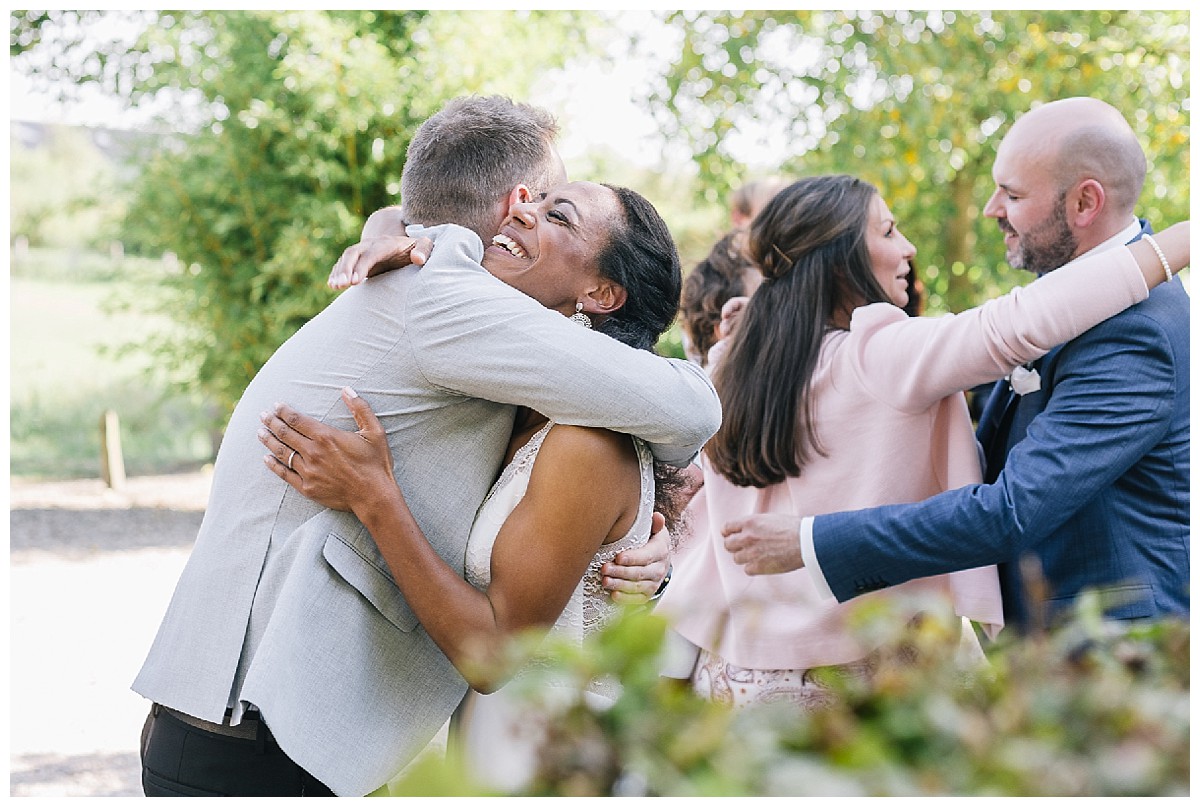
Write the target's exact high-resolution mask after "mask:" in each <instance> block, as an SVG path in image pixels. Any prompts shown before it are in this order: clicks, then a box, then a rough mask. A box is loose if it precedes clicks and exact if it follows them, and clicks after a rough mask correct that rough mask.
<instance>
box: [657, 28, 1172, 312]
mask: <svg viewBox="0 0 1200 807" xmlns="http://www.w3.org/2000/svg"><path fill="white" fill-rule="evenodd" d="M668 21H669V23H670V24H671V25H673V26H675V27H677V28H678V29H679V30H680V31H681V33H682V36H683V39H684V43H683V47H682V49H681V52H680V57H679V60H678V61H677V62H676V63H675V64H674V65H673V66H672V67H671V69H670V71H669V73H668V75H667V76H666V78H665V81H664V83H663V86H662V89H661V91H660V92H659V94H658V95H657V98H656V107H657V110H658V117H659V119H660V120H661V121H662V123H663V125H664V127H666V128H667V129H668V130H669V131H670V132H672V133H673V134H675V135H677V136H679V137H681V138H684V139H686V140H687V141H688V142H690V144H691V148H692V150H693V153H694V156H695V160H696V162H697V164H698V165H699V167H700V171H701V175H702V177H703V178H704V179H705V181H706V185H707V192H708V196H709V198H710V199H713V198H716V196H717V194H718V193H719V192H720V191H723V189H725V188H728V187H729V186H730V185H732V184H735V183H736V179H737V177H738V176H739V175H740V174H741V173H742V167H741V166H740V165H738V163H737V161H736V160H735V159H734V158H733V156H732V153H731V149H730V144H731V143H732V142H735V141H736V140H738V139H741V141H742V142H743V143H744V142H747V141H749V142H754V141H756V140H758V141H762V142H772V143H775V144H781V145H785V146H786V148H787V151H788V157H787V159H786V161H785V162H784V164H782V165H781V166H779V168H780V170H781V172H782V173H784V174H787V175H792V176H799V175H802V174H810V173H824V172H847V173H854V174H856V175H858V176H861V177H863V178H864V179H867V180H869V181H871V182H873V183H875V184H876V185H877V186H878V187H879V188H880V190H881V191H882V193H883V194H884V196H885V197H886V198H887V200H888V202H889V204H890V205H891V207H892V210H893V211H894V212H895V213H896V215H897V216H898V218H899V219H900V220H901V222H902V224H903V226H904V228H905V231H906V234H907V235H908V236H909V238H910V240H912V241H913V242H914V243H915V244H916V245H917V247H918V249H919V250H920V252H919V254H918V256H917V257H918V264H919V267H920V269H921V271H922V274H923V277H924V280H925V282H926V286H927V289H928V291H929V302H930V304H931V306H932V307H933V308H934V309H940V310H947V309H948V310H961V309H963V308H966V307H968V306H970V305H972V304H974V303H975V302H977V301H978V300H979V299H980V298H982V297H987V296H991V295H994V294H996V293H999V292H1001V291H1004V290H1006V289H1007V288H1009V287H1011V286H1012V285H1013V284H1014V283H1017V282H1024V281H1025V280H1026V279H1027V277H1022V276H1021V275H1020V274H1019V273H1017V272H1015V271H1013V270H1011V269H1008V268H1007V267H1004V266H1003V249H1002V245H1001V241H1000V239H999V238H998V237H996V233H995V225H994V223H992V222H990V221H988V220H986V219H984V218H983V217H982V216H981V209H982V206H983V202H984V201H985V200H986V199H987V197H988V195H989V194H990V193H991V189H992V185H991V178H990V170H991V163H992V160H993V158H994V156H995V148H996V144H997V143H998V141H999V138H1000V137H1001V136H1002V135H1003V134H1004V132H1005V131H1006V130H1007V128H1008V126H1009V125H1010V124H1011V123H1012V122H1013V120H1015V119H1016V117H1017V116H1018V115H1019V114H1021V113H1022V112H1024V111H1026V110H1027V109H1029V108H1030V107H1031V106H1032V105H1034V104H1036V103H1039V102H1043V101H1048V100H1053V99H1056V98H1062V97H1068V96H1076V95H1091V96H1096V97H1099V98H1103V99H1105V100H1107V101H1109V102H1110V103H1112V104H1113V105H1114V106H1116V107H1117V108H1118V109H1120V110H1121V111H1122V112H1123V113H1124V114H1125V116H1126V118H1127V119H1128V120H1129V121H1130V123H1131V124H1132V125H1133V127H1134V129H1135V131H1136V132H1137V134H1138V137H1139V139H1140V140H1141V141H1142V145H1143V148H1144V149H1145V151H1146V154H1147V156H1148V157H1149V158H1150V163H1151V165H1150V172H1149V175H1148V177H1147V181H1146V187H1145V191H1144V193H1143V196H1142V199H1141V204H1140V214H1141V215H1143V216H1146V217H1148V218H1149V219H1150V220H1151V221H1152V222H1157V223H1160V224H1161V223H1165V222H1170V221H1175V220H1179V219H1181V218H1184V217H1186V216H1187V211H1188V196H1187V188H1188V182H1189V171H1190V161H1189V156H1188V155H1189V152H1188V144H1189V141H1190V138H1189V125H1188V111H1189V109H1190V97H1189V94H1188V82H1187V77H1188V75H1189V73H1190V56H1189V39H1188V37H1189V29H1188V14H1187V12H1168V11H1045V12H1037V11H1013V12H991V11H964V12H949V11H944V12H943V11H933V12H912V11H892V12H834V11H745V12H732V13H729V12H703V11H681V12H676V13H675V14H673V15H672V16H671V17H670V18H669V19H668Z"/></svg>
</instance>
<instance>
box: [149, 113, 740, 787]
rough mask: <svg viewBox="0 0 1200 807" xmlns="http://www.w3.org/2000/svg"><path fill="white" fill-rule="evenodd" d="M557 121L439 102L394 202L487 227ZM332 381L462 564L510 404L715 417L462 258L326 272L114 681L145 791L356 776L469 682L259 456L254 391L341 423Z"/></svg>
mask: <svg viewBox="0 0 1200 807" xmlns="http://www.w3.org/2000/svg"><path fill="white" fill-rule="evenodd" d="M555 134H556V127H555V125H554V123H553V120H552V119H551V118H550V117H549V116H548V115H546V114H545V113H544V112H542V111H540V110H537V109H535V108H533V107H528V106H526V105H517V104H513V103H511V102H509V101H507V100H506V99H500V98H470V99H459V100H457V101H454V102H451V103H450V104H449V105H447V107H446V108H444V109H443V110H442V111H441V112H439V113H438V114H436V115H434V116H433V117H432V118H430V119H429V120H428V121H426V122H425V123H424V124H422V126H421V127H420V129H419V130H418V132H417V133H416V135H415V136H414V138H413V142H412V145H411V146H410V149H409V153H408V158H407V162H406V165H405V169H404V175H403V178H402V196H403V203H404V211H405V214H406V217H407V220H408V221H409V222H411V223H422V224H438V223H442V222H444V221H455V222H458V223H461V224H464V225H466V226H468V227H470V228H471V229H473V230H474V231H475V232H476V234H478V235H480V236H481V237H482V238H483V239H484V241H485V243H486V242H490V239H491V236H492V235H493V234H495V233H496V232H498V230H499V225H500V222H501V221H502V219H503V217H504V215H505V213H506V211H507V209H508V206H509V204H510V203H511V202H513V201H518V200H520V199H522V198H524V196H525V194H527V193H528V190H527V189H526V188H525V187H524V186H526V185H527V186H529V187H530V188H532V189H534V191H535V192H536V191H540V190H544V189H547V188H549V187H550V186H551V185H553V184H556V183H557V182H558V181H561V179H562V178H563V170H562V164H561V161H560V160H559V159H558V156H557V153H556V152H555V151H554V148H553V139H554V136H555ZM346 386H352V387H354V388H355V389H356V390H358V392H359V394H360V395H362V397H364V398H365V399H367V401H368V402H369V403H370V404H371V406H372V408H373V409H374V410H375V411H376V412H377V413H378V415H379V417H380V420H381V421H382V422H383V424H384V427H385V429H386V430H387V433H388V442H389V445H390V447H391V450H392V453H393V456H394V457H395V466H396V476H397V480H398V481H399V483H400V484H401V486H402V487H403V489H404V491H405V495H406V497H408V502H409V506H410V507H411V509H412V511H413V513H414V515H415V516H416V518H417V519H418V521H420V522H421V524H422V527H423V529H424V531H425V533H426V535H427V536H428V537H429V540H430V542H431V543H432V544H433V545H434V547H435V548H436V549H437V551H438V553H439V554H440V555H441V556H442V557H443V558H444V559H445V560H446V562H447V563H449V564H450V565H451V566H453V567H456V568H458V569H460V570H461V569H462V566H463V556H464V551H465V544H466V537H467V534H468V532H469V528H470V525H471V522H472V520H473V518H474V515H475V511H476V509H477V508H478V506H479V504H480V502H481V501H482V500H483V497H484V495H485V493H486V491H487V489H488V487H489V485H490V484H491V482H492V480H493V479H494V478H495V475H496V473H497V471H498V469H499V465H500V463H501V459H502V457H503V454H504V448H505V446H506V445H507V442H508V439H509V434H510V432H511V428H512V422H513V412H514V405H516V404H526V405H529V406H532V407H534V408H536V409H537V410H538V411H540V412H544V413H546V414H547V415H549V416H550V417H552V418H553V419H554V420H555V421H557V422H560V423H571V424H579V425H587V426H596V427H604V428H609V429H614V430H618V431H623V432H628V433H632V434H636V435H638V436H640V437H642V438H643V439H645V440H647V441H648V442H649V443H650V444H651V445H652V447H653V449H654V452H655V455H656V456H657V457H658V458H659V459H660V460H664V461H668V462H674V463H676V464H683V463H686V462H687V461H688V460H689V459H690V458H691V457H692V456H693V455H694V454H695V453H696V451H697V450H698V449H699V447H700V445H701V444H702V443H703V442H704V441H705V440H707V439H708V438H709V437H710V436H711V435H712V434H713V432H715V431H716V428H717V426H718V425H719V421H720V406H719V403H718V401H717V398H716V394H715V392H714V391H713V389H712V387H711V385H710V384H709V382H708V380H707V378H706V377H705V375H704V373H703V372H702V371H700V370H699V368H696V367H695V366H694V365H690V364H688V363H686V362H682V361H675V360H667V359H663V358H660V357H657V356H654V355H652V354H650V353H648V352H646V351H639V350H633V349H631V348H628V347H626V346H624V345H621V344H619V343H618V342H616V341H615V340H613V339H609V338H608V337H605V336H603V335H601V334H597V333H594V332H589V331H587V330H585V329H583V328H579V327H577V326H575V325H573V324H572V323H570V322H569V321H568V320H567V319H566V318H565V317H563V316H561V315H560V314H557V313H555V312H552V311H549V310H548V309H545V308H543V307H542V306H540V305H539V304H538V303H537V302H536V301H534V300H532V299H530V298H529V297H526V296H525V295H523V294H521V293H520V292H518V291H516V290H515V289H512V288H510V287H508V286H506V285H504V284H503V283H501V282H500V281H498V280H496V279H495V278H493V277H492V276H491V275H489V274H488V273H487V272H486V271H484V270H483V269H482V268H481V267H478V266H477V265H474V266H470V265H464V266H463V267H458V268H448V269H447V270H446V271H440V270H439V271H419V270H416V269H403V270H399V271H393V272H388V273H386V274H385V275H383V276H381V277H378V278H375V279H373V280H371V281H370V282H369V283H367V284H365V285H363V286H360V287H356V288H352V289H350V290H349V291H347V292H345V293H344V294H342V295H341V296H340V297H338V298H337V299H336V300H334V301H333V303H331V304H330V305H329V307H328V308H326V309H325V310H324V311H323V312H321V314H319V315H318V316H317V317H314V318H313V319H312V320H311V321H310V322H309V323H308V324H306V325H305V326H304V327H303V328H301V329H300V330H299V331H298V332H297V333H296V334H295V335H294V336H293V337H292V338H291V339H290V340H288V342H286V343H285V344H284V345H283V346H281V347H280V348H279V350H278V351H277V352H276V353H275V355H274V356H272V357H271V359H270V360H269V361H268V362H267V363H266V364H265V365H264V366H263V368H262V370H261V371H260V372H259V374H258V376H256V377H255V379H254V380H253V381H252V382H251V383H250V385H249V386H248V387H247V389H246V392H245V394H244V395H243V397H242V399H241V401H240V402H239V403H238V405H237V407H236V409H235V410H234V413H233V416H232V418H231V420H230V423H229V426H228V429H227V430H226V434H225V439H224V441H223V443H222V447H221V451H220V453H219V455H218V457H217V462H216V468H215V470H214V477H213V487H212V494H211V497H210V502H209V507H208V509H207V511H206V512H205V517H204V521H203V524H202V525H201V528H200V533H199V536H198V537H197V539H196V545H195V548H194V550H193V552H192V555H191V557H190V558H189V560H188V563H187V566H186V567H185V569H184V572H183V575H182V577H181V579H180V581H179V584H178V587H177V588H176V591H175V594H174V596H173V598H172V600H171V604H170V606H169V608H168V610H167V613H166V616H165V617H164V619H163V623H162V625H161V627H160V628H159V632H158V635H157V637H156V639H155V641H154V644H153V646H152V647H151V650H150V653H149V656H148V658H147V659H146V662H145V664H144V666H143V667H142V670H141V672H140V673H139V674H138V676H137V679H136V680H135V681H134V684H133V689H134V690H135V691H137V692H139V693H140V694H142V695H144V696H145V697H147V698H149V699H150V700H151V701H153V702H154V706H153V707H152V709H151V716H150V717H149V718H148V720H147V726H146V730H145V732H144V733H143V787H144V789H145V791H146V793H147V795H155V794H161V795H221V794H226V795H234V794H236V795H304V794H308V795H329V794H330V793H331V792H332V793H334V794H337V795H363V794H365V793H368V792H370V791H372V790H374V789H376V788H378V787H379V786H380V785H382V784H384V783H385V782H387V781H388V780H389V779H390V778H391V777H392V776H394V775H395V774H396V773H397V772H398V771H399V770H400V769H401V768H402V767H403V766H404V765H405V764H406V763H407V762H408V761H410V760H411V759H412V757H413V756H414V755H415V754H416V753H417V752H418V751H419V750H420V749H421V748H422V747H424V746H425V744H426V743H427V742H428V741H429V739H430V738H431V737H432V736H433V735H434V734H435V733H436V731H437V730H438V729H439V728H440V727H441V726H442V725H443V724H444V722H445V721H446V719H447V717H448V716H449V715H450V714H451V712H452V711H453V710H454V708H455V706H457V704H458V702H459V701H460V699H461V698H462V696H463V694H464V693H465V691H466V682H465V681H464V680H463V679H462V677H461V676H460V675H459V674H458V672H457V671H456V670H455V669H454V667H453V665H452V664H450V662H449V661H448V660H447V659H446V657H445V656H444V655H443V654H442V652H441V651H440V650H439V649H438V648H437V647H436V646H435V645H434V643H433V642H432V641H431V640H430V639H429V637H428V636H427V635H426V633H425V631H424V630H423V629H422V628H421V626H420V624H418V622H417V620H416V619H415V618H414V616H413V614H412V612H411V611H410V610H409V608H408V606H407V604H406V603H405V602H404V599H403V597H402V596H401V594H400V592H399V590H398V589H397V588H396V586H395V585H394V583H393V582H392V580H391V577H390V575H389V573H388V570H387V565H386V563H385V562H384V560H383V558H382V557H381V556H380V554H379V552H378V550H377V548H376V547H375V544H374V542H373V541H372V539H371V536H370V535H369V534H368V533H367V531H366V529H365V528H364V527H363V526H362V524H361V523H359V522H358V521H357V519H355V518H354V516H353V514H350V513H342V512H336V511H332V510H326V509H323V508H321V507H319V506H318V505H316V504H314V503H312V502H310V501H308V500H307V499H305V498H303V497H302V496H300V495H299V494H297V493H296V492H295V491H294V490H292V489H291V488H290V487H288V486H287V485H286V484H285V483H283V482H282V481H281V480H280V479H278V478H277V477H276V476H275V475H274V474H272V473H271V472H270V471H269V470H267V469H266V468H265V467H264V466H263V462H262V456H261V445H260V444H259V442H258V440H257V439H255V436H256V433H257V432H258V430H259V429H260V428H261V424H260V422H259V415H260V413H261V412H263V411H264V410H267V409H269V408H270V407H271V406H272V405H273V404H274V403H275V402H277V401H288V402H289V403H291V404H292V405H293V406H295V408H297V409H298V410H301V411H303V412H305V413H306V414H308V415H311V416H313V417H317V418H319V419H321V420H323V421H325V422H327V423H330V424H331V425H334V426H337V427H340V428H344V429H353V428H354V424H353V421H352V419H351V418H350V416H349V414H348V413H347V412H346V410H345V408H344V406H343V405H342V404H341V401H340V393H341V390H342V388H343V387H346ZM268 726H269V730H268V728H267V727H268Z"/></svg>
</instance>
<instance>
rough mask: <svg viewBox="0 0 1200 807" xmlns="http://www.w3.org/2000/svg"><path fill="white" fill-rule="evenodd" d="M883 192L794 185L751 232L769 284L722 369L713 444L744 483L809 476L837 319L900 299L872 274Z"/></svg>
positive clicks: (853, 182) (841, 180)
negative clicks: (873, 216)
mask: <svg viewBox="0 0 1200 807" xmlns="http://www.w3.org/2000/svg"><path fill="white" fill-rule="evenodd" d="M876 196H878V191H876V190H875V188H874V187H873V186H871V185H870V184H869V183H867V182H864V181H862V180H861V179H857V178H855V177H852V176H846V175H834V176H818V177H807V178H805V179H802V180H800V181H798V182H795V183H793V184H792V185H789V186H788V187H787V188H785V189H784V190H782V191H780V193H779V194H778V195H777V196H776V197H775V198H774V199H772V200H771V202H770V203H768V204H767V206H766V207H765V208H763V210H762V211H761V212H760V213H759V214H758V216H757V218H755V220H754V224H753V225H752V226H751V229H750V246H749V253H750V258H751V260H753V261H754V263H755V264H757V265H758V267H759V268H760V269H762V273H763V285H762V286H760V287H759V289H758V291H756V292H755V293H754V296H753V297H751V298H750V302H749V303H748V304H747V306H746V310H745V311H744V312H743V314H742V318H741V322H739V324H738V326H737V331H736V332H735V333H734V335H733V336H732V337H731V341H730V345H729V349H728V352H727V354H726V355H725V357H724V358H723V359H722V360H721V362H720V363H719V364H718V366H717V368H716V370H715V371H714V373H713V384H714V386H715V387H716V389H717V394H718V395H719V396H720V398H721V406H722V410H723V416H722V424H721V429H720V431H718V432H717V434H716V436H715V437H713V439H712V440H710V441H709V443H708V445H707V446H706V447H705V453H706V454H708V457H709V459H710V460H711V461H712V463H713V466H714V467H715V468H716V470H717V471H719V472H720V473H721V474H722V475H723V476H725V477H726V478H727V479H729V481H731V482H732V483H733V484H735V485H741V486H753V487H760V488H761V487H766V486H768V485H772V484H776V483H778V482H782V481H783V480H784V479H785V478H786V477H789V476H793V477H794V476H799V475H800V473H801V470H802V469H803V467H804V466H805V465H806V464H807V463H808V462H809V461H810V460H811V458H812V453H813V452H814V451H815V452H817V453H818V454H820V455H822V456H826V455H825V452H824V450H823V449H822V447H821V445H820V443H819V441H818V440H817V433H816V428H815V424H814V413H813V406H812V401H811V400H809V395H808V391H809V384H810V381H811V380H812V374H813V371H814V369H815V368H816V364H817V357H818V355H819V354H820V350H821V343H822V341H823V340H824V338H825V334H826V333H827V332H828V331H829V330H830V329H831V328H832V327H834V325H833V320H834V317H835V316H836V315H838V314H839V313H840V312H843V311H845V310H847V309H849V308H852V307H854V306H857V305H863V304H867V303H876V302H890V301H889V299H888V297H887V295H886V294H885V292H884V291H883V289H882V288H880V286H879V283H878V281H877V280H876V279H875V276H874V274H873V273H872V272H871V257H870V253H869V252H868V250H867V243H866V226H867V218H868V213H869V210H870V205H871V202H872V201H873V200H874V198H875V197H876Z"/></svg>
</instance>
